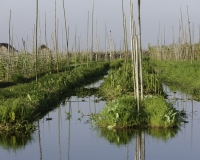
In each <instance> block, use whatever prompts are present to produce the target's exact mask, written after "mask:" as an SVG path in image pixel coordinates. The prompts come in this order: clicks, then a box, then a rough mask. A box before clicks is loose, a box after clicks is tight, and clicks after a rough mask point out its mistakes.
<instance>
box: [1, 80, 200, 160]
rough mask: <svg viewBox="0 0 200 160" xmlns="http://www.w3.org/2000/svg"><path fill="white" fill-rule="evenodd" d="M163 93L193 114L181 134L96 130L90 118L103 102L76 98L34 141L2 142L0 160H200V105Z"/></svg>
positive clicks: (56, 113)
mask: <svg viewBox="0 0 200 160" xmlns="http://www.w3.org/2000/svg"><path fill="white" fill-rule="evenodd" d="M98 83H100V82H98ZM98 83H96V84H95V85H92V86H98V85H99V84H98ZM164 88H165V90H166V92H167V94H168V95H169V98H170V99H171V101H172V102H173V103H174V105H175V107H177V108H178V109H180V110H181V109H184V110H185V111H186V112H187V114H188V119H187V121H188V123H183V124H182V126H181V127H180V129H175V130H167V129H166V130H165V129H160V130H159V129H148V130H145V131H138V130H126V131H106V130H102V129H95V128H94V127H93V126H92V121H90V117H89V116H88V115H90V114H91V113H95V112H96V113H97V112H99V111H100V110H101V109H102V108H103V107H104V105H105V102H104V101H100V102H98V103H96V100H97V99H98V98H96V97H94V96H91V97H83V98H77V97H71V98H68V99H66V100H65V103H62V104H60V106H59V107H58V108H57V109H55V110H53V111H51V112H49V113H48V114H47V115H46V116H45V117H44V118H43V119H41V120H40V121H38V122H36V124H37V126H38V127H37V130H36V131H35V132H34V133H33V134H32V135H31V136H28V137H25V136H24V137H23V136H22V135H17V136H16V135H15V136H14V135H13V136H10V137H6V136H2V137H0V155H1V159H2V160H102V159H103V160H112V159H113V160H133V159H134V160H199V159H200V138H199V137H200V113H199V112H200V103H199V102H197V101H192V100H190V98H189V97H188V96H186V95H184V94H181V93H179V92H176V93H174V92H170V91H169V88H167V87H166V86H165V87H164ZM174 97H175V98H174ZM175 99H176V100H175ZM186 99H188V100H186ZM46 118H50V120H46ZM51 118H52V120H51Z"/></svg>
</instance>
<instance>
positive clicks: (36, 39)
mask: <svg viewBox="0 0 200 160" xmlns="http://www.w3.org/2000/svg"><path fill="white" fill-rule="evenodd" d="M37 43H38V0H36V29H35V49H36V51H35V80H36V83H37V82H38V73H37V65H38V64H37V63H38V62H37V59H38V57H37V56H38V46H37Z"/></svg>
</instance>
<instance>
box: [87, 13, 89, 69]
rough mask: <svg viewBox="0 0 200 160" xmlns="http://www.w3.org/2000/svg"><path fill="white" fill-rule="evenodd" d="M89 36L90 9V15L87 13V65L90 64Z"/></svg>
mask: <svg viewBox="0 0 200 160" xmlns="http://www.w3.org/2000/svg"><path fill="white" fill-rule="evenodd" d="M88 36H89V11H88V15H87V66H88V56H89V48H88V45H89V42H88V41H89V39H88Z"/></svg>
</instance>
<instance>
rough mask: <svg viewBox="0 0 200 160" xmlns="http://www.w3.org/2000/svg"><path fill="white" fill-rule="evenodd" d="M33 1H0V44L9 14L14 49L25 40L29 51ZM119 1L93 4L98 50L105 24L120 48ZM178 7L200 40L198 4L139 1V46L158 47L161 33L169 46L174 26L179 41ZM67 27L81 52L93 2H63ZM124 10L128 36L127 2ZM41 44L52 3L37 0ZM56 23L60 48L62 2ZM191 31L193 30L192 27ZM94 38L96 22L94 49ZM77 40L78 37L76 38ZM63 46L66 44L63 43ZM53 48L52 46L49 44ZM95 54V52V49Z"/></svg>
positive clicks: (4, 38)
mask: <svg viewBox="0 0 200 160" xmlns="http://www.w3.org/2000/svg"><path fill="white" fill-rule="evenodd" d="M132 2H133V3H134V14H135V19H137V0H132ZM35 4H36V0H0V19H1V22H0V43H8V21H9V12H10V10H11V11H12V18H11V25H12V26H13V39H14V47H16V48H17V49H22V38H23V39H24V40H26V39H27V37H28V40H29V41H28V42H27V45H28V48H29V49H32V30H33V29H34V24H35V15H36V8H35ZM121 4H122V1H121V0H94V8H95V15H96V18H97V30H98V37H99V39H100V47H101V49H104V39H105V37H104V35H105V22H106V23H107V30H108V31H110V30H111V31H112V37H113V39H114V41H115V42H116V48H117V49H119V48H120V41H121V42H122V41H123V32H122V9H121ZM180 6H181V7H182V13H183V22H184V26H187V12H186V11H187V10H186V6H188V8H189V17H190V22H191V24H194V34H195V41H196V42H197V41H198V39H199V25H200V18H199V16H200V9H199V6H200V0H141V25H142V45H143V48H146V47H147V45H148V43H150V44H151V45H155V44H156V43H157V38H158V33H159V23H160V30H161V32H162V34H164V27H165V34H166V43H171V42H172V26H174V30H175V36H176V39H178V25H179V19H180ZM65 8H66V16H67V26H69V30H70V33H69V47H70V48H69V49H71V47H72V44H73V43H74V35H75V28H76V26H77V36H79V37H80V39H81V48H82V49H84V48H85V46H86V44H87V36H86V35H87V14H88V11H89V14H90V20H89V21H90V24H89V25H90V26H89V27H90V28H89V34H90V35H89V37H91V32H92V30H91V26H92V24H91V22H92V20H91V15H92V0H65ZM124 8H125V12H126V18H127V30H128V35H129V0H124ZM39 12H40V26H41V41H39V43H41V44H43V43H45V41H44V33H45V32H44V24H45V20H44V19H45V18H44V17H45V13H46V16H47V39H48V41H49V44H50V41H51V35H52V33H53V32H54V0H39ZM57 19H59V23H58V28H59V29H58V41H59V47H60V48H61V46H62V45H61V44H62V28H63V29H64V15H63V8H62V0H57ZM191 28H192V26H191ZM95 37H96V20H94V46H95ZM77 39H78V37H77ZM64 43H65V42H64ZM51 44H52V43H51ZM94 50H95V48H94Z"/></svg>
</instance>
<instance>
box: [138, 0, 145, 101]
mask: <svg viewBox="0 0 200 160" xmlns="http://www.w3.org/2000/svg"><path fill="white" fill-rule="evenodd" d="M140 4H141V0H138V47H139V48H138V50H139V67H140V68H139V69H140V94H141V99H143V96H144V93H143V75H142V44H141V19H140Z"/></svg>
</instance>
